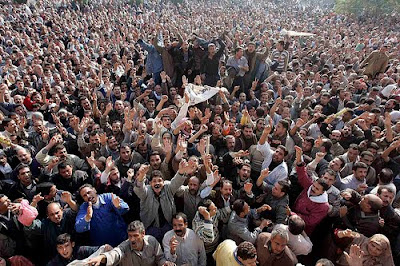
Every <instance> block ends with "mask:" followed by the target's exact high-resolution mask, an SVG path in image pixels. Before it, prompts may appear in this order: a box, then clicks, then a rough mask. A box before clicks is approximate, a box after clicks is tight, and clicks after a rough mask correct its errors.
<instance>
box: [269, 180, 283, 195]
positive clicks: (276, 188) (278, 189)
mask: <svg viewBox="0 0 400 266" xmlns="http://www.w3.org/2000/svg"><path fill="white" fill-rule="evenodd" d="M284 195H285V193H284V192H282V186H281V185H279V183H278V182H276V183H275V185H274V187H273V188H272V196H274V197H276V198H281V197H283V196H284Z"/></svg>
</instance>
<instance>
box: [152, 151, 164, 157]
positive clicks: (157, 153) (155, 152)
mask: <svg viewBox="0 0 400 266" xmlns="http://www.w3.org/2000/svg"><path fill="white" fill-rule="evenodd" d="M157 155H158V156H160V157H161V155H160V153H159V152H158V151H153V152H152V153H150V156H149V158H150V157H151V156H157Z"/></svg>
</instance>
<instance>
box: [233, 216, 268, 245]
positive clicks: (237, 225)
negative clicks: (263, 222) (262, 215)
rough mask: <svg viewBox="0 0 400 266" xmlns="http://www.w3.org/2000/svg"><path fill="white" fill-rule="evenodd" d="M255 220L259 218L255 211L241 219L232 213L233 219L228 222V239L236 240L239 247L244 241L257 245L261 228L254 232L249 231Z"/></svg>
mask: <svg viewBox="0 0 400 266" xmlns="http://www.w3.org/2000/svg"><path fill="white" fill-rule="evenodd" d="M253 218H255V219H257V218H258V214H257V212H256V211H255V210H251V211H250V213H249V214H248V215H247V217H245V218H241V217H240V216H239V215H237V214H236V212H234V211H233V212H231V217H230V218H229V222H228V238H230V239H232V240H234V241H235V242H236V245H239V244H240V243H241V242H243V241H249V242H250V243H252V244H255V243H256V240H257V237H258V235H259V234H260V233H261V232H262V230H261V229H260V228H259V227H257V228H256V229H254V231H253V232H251V231H250V230H249V222H251V221H252V219H253Z"/></svg>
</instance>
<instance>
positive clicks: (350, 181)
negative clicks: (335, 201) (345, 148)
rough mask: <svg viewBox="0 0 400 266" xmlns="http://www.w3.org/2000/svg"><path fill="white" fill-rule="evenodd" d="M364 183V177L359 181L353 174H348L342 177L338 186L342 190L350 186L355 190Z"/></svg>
mask: <svg viewBox="0 0 400 266" xmlns="http://www.w3.org/2000/svg"><path fill="white" fill-rule="evenodd" d="M366 183H367V181H366V180H365V179H364V180H363V181H360V180H358V179H357V178H356V177H355V176H354V174H353V175H349V176H347V177H345V178H343V179H342V184H341V186H340V190H343V189H346V188H351V189H354V190H357V188H358V186H359V185H361V184H366Z"/></svg>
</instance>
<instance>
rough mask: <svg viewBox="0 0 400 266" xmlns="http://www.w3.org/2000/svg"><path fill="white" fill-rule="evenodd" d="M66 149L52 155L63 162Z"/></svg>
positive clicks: (65, 156)
mask: <svg viewBox="0 0 400 266" xmlns="http://www.w3.org/2000/svg"><path fill="white" fill-rule="evenodd" d="M67 154H68V153H67V149H65V148H62V149H60V150H58V151H57V152H56V153H55V154H54V155H55V156H56V157H58V158H60V160H61V161H63V160H65V159H66V158H67Z"/></svg>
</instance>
